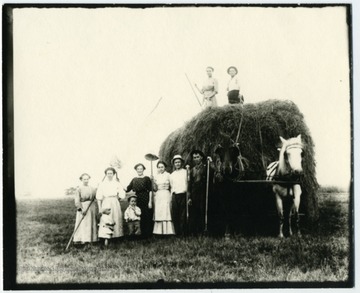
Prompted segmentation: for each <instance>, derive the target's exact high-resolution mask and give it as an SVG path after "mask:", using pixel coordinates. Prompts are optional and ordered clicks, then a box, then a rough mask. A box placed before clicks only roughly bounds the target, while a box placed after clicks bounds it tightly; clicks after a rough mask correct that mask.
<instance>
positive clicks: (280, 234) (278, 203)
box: [274, 190, 284, 238]
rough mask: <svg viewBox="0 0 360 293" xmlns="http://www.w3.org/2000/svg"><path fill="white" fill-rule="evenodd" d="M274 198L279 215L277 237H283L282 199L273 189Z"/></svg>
mask: <svg viewBox="0 0 360 293" xmlns="http://www.w3.org/2000/svg"><path fill="white" fill-rule="evenodd" d="M274 193H275V200H276V209H277V212H278V217H279V237H280V238H283V237H284V234H283V226H284V212H283V201H282V198H281V196H280V195H279V194H278V193H277V192H276V190H274Z"/></svg>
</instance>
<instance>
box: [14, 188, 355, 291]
mask: <svg viewBox="0 0 360 293" xmlns="http://www.w3.org/2000/svg"><path fill="white" fill-rule="evenodd" d="M319 205H320V222H319V225H318V227H317V228H316V229H313V231H312V232H309V231H304V233H303V235H302V237H291V238H285V239H278V238H276V237H269V236H266V235H259V234H256V235H255V234H254V235H250V236H245V237H244V236H241V235H237V236H235V237H233V238H232V239H230V240H228V241H225V240H224V239H220V238H211V237H204V236H202V237H198V238H182V239H180V238H168V239H149V240H141V241H135V242H134V241H128V240H125V241H120V242H116V243H111V246H110V247H108V248H104V247H103V246H102V245H100V244H95V245H93V246H89V247H82V248H76V247H74V246H71V248H70V249H69V251H67V252H65V251H64V248H65V246H66V244H67V242H68V240H69V238H70V236H71V234H72V231H73V229H74V220H75V211H74V206H73V200H72V198H66V199H54V200H47V199H41V200H40V199H36V200H35V199H34V200H32V199H30V198H27V199H19V200H17V283H19V284H24V283H31V284H34V283H99V282H100V283H102V282H107V283H123V282H157V281H159V280H161V281H164V282H174V283H179V284H181V283H188V282H190V283H193V282H210V283H211V282H284V281H288V282H297V281H301V282H323V281H347V280H348V277H349V260H350V255H349V251H350V242H349V222H348V220H349V217H348V214H349V195H348V193H332V192H322V193H320V194H319ZM253 285H254V286H256V284H253Z"/></svg>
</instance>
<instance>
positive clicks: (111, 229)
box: [96, 167, 125, 245]
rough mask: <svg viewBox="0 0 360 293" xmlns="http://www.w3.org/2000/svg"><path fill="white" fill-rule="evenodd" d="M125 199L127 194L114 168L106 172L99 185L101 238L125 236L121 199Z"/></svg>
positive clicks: (106, 242)
mask: <svg viewBox="0 0 360 293" xmlns="http://www.w3.org/2000/svg"><path fill="white" fill-rule="evenodd" d="M114 177H115V178H114ZM124 198H125V193H124V191H123V189H122V187H121V185H120V181H119V178H118V177H117V173H116V171H115V169H114V168H111V167H110V168H107V169H106V170H105V177H104V179H103V181H102V182H101V183H100V184H99V187H98V190H97V192H96V199H97V202H98V206H99V211H100V215H101V218H100V224H99V238H104V239H105V245H108V240H109V239H112V238H118V237H122V236H124V230H123V215H122V211H121V206H120V202H119V200H120V199H124Z"/></svg>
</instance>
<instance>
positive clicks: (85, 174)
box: [79, 173, 91, 180]
mask: <svg viewBox="0 0 360 293" xmlns="http://www.w3.org/2000/svg"><path fill="white" fill-rule="evenodd" d="M84 176H87V177H89V179H90V178H91V176H90V175H89V174H88V173H82V174H81V175H80V177H79V180H82V179H83V177H84Z"/></svg>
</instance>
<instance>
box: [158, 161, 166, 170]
mask: <svg viewBox="0 0 360 293" xmlns="http://www.w3.org/2000/svg"><path fill="white" fill-rule="evenodd" d="M160 164H163V165H164V166H165V168H167V164H166V163H165V162H164V161H161V160H160V161H159V162H157V164H156V167H157V168H159V165H160Z"/></svg>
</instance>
